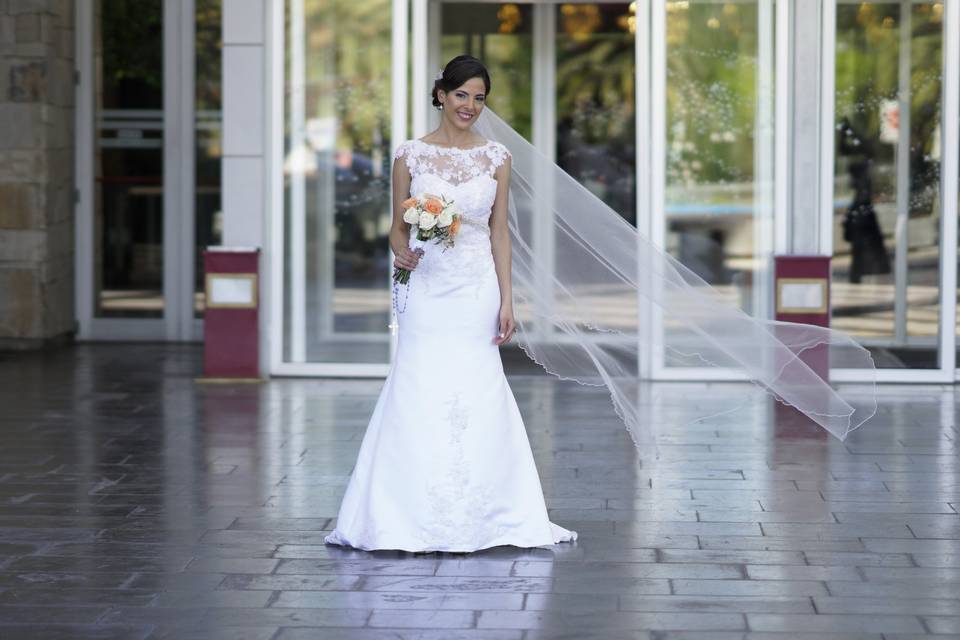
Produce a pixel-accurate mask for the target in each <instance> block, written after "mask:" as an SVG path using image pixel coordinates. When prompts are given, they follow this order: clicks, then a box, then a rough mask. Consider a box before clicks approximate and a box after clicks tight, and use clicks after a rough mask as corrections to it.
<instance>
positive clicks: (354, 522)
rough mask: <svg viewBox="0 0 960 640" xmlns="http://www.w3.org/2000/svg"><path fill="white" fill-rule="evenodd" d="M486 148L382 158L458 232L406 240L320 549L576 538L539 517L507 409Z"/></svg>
mask: <svg viewBox="0 0 960 640" xmlns="http://www.w3.org/2000/svg"><path fill="white" fill-rule="evenodd" d="M509 155H510V152H509V151H508V150H507V148H506V147H505V146H504V145H502V144H500V143H499V142H496V141H493V140H488V141H487V142H486V143H484V144H482V145H479V146H475V147H472V148H468V149H459V148H450V147H438V146H435V145H432V144H429V143H426V142H423V141H421V140H417V139H413V140H408V141H406V142H404V143H403V144H401V145H400V146H399V147H398V148H397V150H396V153H395V156H394V157H395V158H401V159H403V161H404V162H405V163H406V165H407V167H408V168H409V170H410V176H411V183H410V193H411V194H414V195H420V194H424V193H428V194H435V195H440V196H443V197H444V198H445V199H446V200H453V202H454V206H455V208H456V209H458V210H459V211H460V213H461V220H462V226H461V229H460V232H459V234H458V235H457V238H456V244H455V245H454V246H453V247H452V248H449V249H446V250H444V248H443V247H442V246H440V245H438V244H435V243H434V242H432V241H426V242H424V241H420V240H417V239H416V237H415V236H414V234H411V240H410V247H411V248H412V249H416V248H422V249H423V251H424V254H423V257H422V258H421V259H420V262H419V264H418V266H417V268H416V269H415V270H414V271H413V272H412V274H411V277H410V281H409V286H408V287H402V286H401V287H400V288H399V291H398V300H397V311H398V313H397V319H398V323H399V335H398V342H397V353H396V357H395V358H394V361H393V365H392V366H391V368H390V372H389V374H388V375H387V379H386V381H385V383H384V385H383V388H382V390H381V392H380V396H379V399H378V400H377V403H376V407H375V409H374V411H373V415H372V417H371V419H370V422H369V425H368V426H367V431H366V433H365V434H364V437H363V441H362V443H361V445H360V451H359V454H358V456H357V462H356V466H355V467H354V470H353V473H352V474H351V476H350V480H349V482H348V484H347V488H346V492H345V494H344V497H343V501H342V503H341V505H340V510H339V514H338V516H337V521H336V528H335V529H334V530H333V532H332V533H331V534H330V535H328V536H326V538H325V541H326V542H328V543H332V544H338V545H344V546H350V547H355V548H359V549H366V550H372V549H401V550H406V551H448V552H469V551H477V550H480V549H486V548H488V547H494V546H498V545H513V546H517V547H537V546H543V545H551V544H556V543H559V542H568V541H573V540H576V539H577V533H576V532H575V531H571V530H567V529H564V528H563V527H560V526H558V525H556V524H554V523H552V522H550V520H549V518H548V516H547V508H546V504H545V502H544V496H543V490H542V487H541V484H540V478H539V476H538V475H537V468H536V465H535V462H534V458H533V454H532V451H531V449H530V442H529V440H528V437H527V433H526V430H525V428H524V424H523V419H522V418H521V416H520V412H519V410H518V408H517V403H516V400H515V399H514V396H513V392H512V391H511V389H510V386H509V384H508V383H507V379H506V377H505V375H504V372H503V365H502V362H501V359H500V351H499V348H498V347H497V345H496V344H495V343H494V337H495V336H496V335H497V332H498V325H499V310H500V289H499V284H498V281H497V274H496V271H495V270H494V261H493V255H492V253H491V247H490V227H489V224H488V219H489V217H490V214H491V209H492V206H493V202H494V198H495V196H496V191H497V181H496V179H495V177H494V173H495V171H496V169H497V167H499V166H500V165H502V164H503V162H504V161H505V159H506V158H507V157H508V156H509Z"/></svg>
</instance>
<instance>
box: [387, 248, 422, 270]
mask: <svg viewBox="0 0 960 640" xmlns="http://www.w3.org/2000/svg"><path fill="white" fill-rule="evenodd" d="M395 253H396V256H395V257H394V259H393V266H394V267H397V268H398V269H406V270H407V271H413V270H414V269H416V268H417V263H418V262H419V261H420V256H418V255H417V254H416V252H414V251H411V250H410V249H409V248H408V247H403V248H402V249H400V251H397V252H395Z"/></svg>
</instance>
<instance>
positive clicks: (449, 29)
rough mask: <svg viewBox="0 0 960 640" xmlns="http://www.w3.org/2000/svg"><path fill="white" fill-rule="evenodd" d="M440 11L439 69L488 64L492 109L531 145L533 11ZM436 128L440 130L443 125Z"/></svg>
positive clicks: (483, 7)
mask: <svg viewBox="0 0 960 640" xmlns="http://www.w3.org/2000/svg"><path fill="white" fill-rule="evenodd" d="M435 6H436V7H437V10H440V11H441V12H442V13H441V17H440V20H441V36H440V62H439V66H442V65H444V64H446V63H447V61H448V60H450V59H451V58H453V57H454V56H458V55H461V54H467V55H472V56H476V57H477V58H479V59H480V60H482V61H483V63H484V64H485V65H486V66H487V69H488V70H489V71H490V78H491V81H492V87H491V91H490V99H489V104H490V107H491V108H492V109H493V110H494V111H496V112H497V114H498V115H499V116H500V117H502V118H503V119H504V120H505V121H507V122H509V123H510V126H512V127H513V128H514V129H516V130H517V131H518V132H519V133H520V134H521V135H522V136H524V137H525V138H526V139H527V140H531V139H532V138H533V114H532V109H533V79H532V78H531V75H530V72H531V69H532V67H533V35H532V32H531V30H532V28H533V6H532V5H529V4H503V5H501V4H489V3H452V4H443V5H435ZM439 66H438V69H437V70H439ZM435 73H436V70H434V74H435ZM431 77H432V76H431ZM414 99H417V98H416V97H415V98H414ZM432 122H433V125H434V126H436V124H437V123H438V122H439V121H438V120H433V121H432Z"/></svg>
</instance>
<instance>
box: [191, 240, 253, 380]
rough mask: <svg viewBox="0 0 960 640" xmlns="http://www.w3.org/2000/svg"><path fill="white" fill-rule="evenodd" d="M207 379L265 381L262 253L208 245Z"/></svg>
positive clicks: (204, 353) (205, 256)
mask: <svg viewBox="0 0 960 640" xmlns="http://www.w3.org/2000/svg"><path fill="white" fill-rule="evenodd" d="M203 262H204V268H205V272H206V311H205V313H204V322H203V340H204V345H203V375H204V377H205V378H207V379H236V380H243V379H246V380H251V379H256V380H259V379H260V325H259V312H260V302H259V289H260V287H259V286H258V285H259V265H260V250H259V249H257V248H253V247H251V248H246V247H243V248H241V247H236V248H234V247H208V248H207V250H206V251H204V254H203Z"/></svg>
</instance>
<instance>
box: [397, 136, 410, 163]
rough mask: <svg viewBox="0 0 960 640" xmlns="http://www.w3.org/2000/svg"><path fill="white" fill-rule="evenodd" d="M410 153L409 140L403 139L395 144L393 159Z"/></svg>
mask: <svg viewBox="0 0 960 640" xmlns="http://www.w3.org/2000/svg"><path fill="white" fill-rule="evenodd" d="M409 153H410V141H409V140H404V141H403V142H401V143H400V144H399V145H397V150H396V151H394V152H393V159H394V160H398V159H400V158H405V157H407V156H408V155H409Z"/></svg>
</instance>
